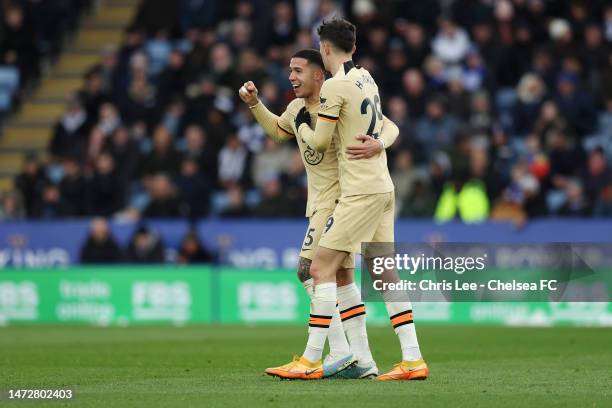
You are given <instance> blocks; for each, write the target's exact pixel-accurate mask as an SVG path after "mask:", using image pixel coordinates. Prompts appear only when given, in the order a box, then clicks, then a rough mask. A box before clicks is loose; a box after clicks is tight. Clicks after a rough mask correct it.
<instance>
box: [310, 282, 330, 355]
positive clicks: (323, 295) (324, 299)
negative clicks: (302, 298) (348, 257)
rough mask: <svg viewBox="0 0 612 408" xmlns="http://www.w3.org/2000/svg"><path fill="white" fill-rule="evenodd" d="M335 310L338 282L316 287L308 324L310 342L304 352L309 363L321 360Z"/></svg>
mask: <svg viewBox="0 0 612 408" xmlns="http://www.w3.org/2000/svg"><path fill="white" fill-rule="evenodd" d="M334 310H336V282H328V283H321V284H319V285H315V287H314V294H313V297H312V313H311V314H310V320H309V322H308V342H307V343H306V350H304V357H306V359H308V360H309V361H313V362H314V361H319V360H321V356H322V355H323V347H324V346H325V339H326V338H327V333H328V332H329V326H330V325H331V321H332V317H333V315H334Z"/></svg>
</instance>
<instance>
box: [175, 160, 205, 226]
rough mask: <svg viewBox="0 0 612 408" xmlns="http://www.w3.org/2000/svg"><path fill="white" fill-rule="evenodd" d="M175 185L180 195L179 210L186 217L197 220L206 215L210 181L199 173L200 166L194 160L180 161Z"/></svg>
mask: <svg viewBox="0 0 612 408" xmlns="http://www.w3.org/2000/svg"><path fill="white" fill-rule="evenodd" d="M175 184H176V187H177V189H178V191H179V194H180V199H181V208H182V210H183V213H184V214H185V215H186V216H188V217H190V218H196V219H197V218H200V217H204V216H206V215H207V214H208V209H209V202H210V181H209V180H208V177H206V175H205V174H202V173H201V172H200V165H199V164H198V162H197V161H196V160H194V159H189V158H186V159H184V160H183V161H182V163H181V170H180V174H179V175H178V176H177V177H176V179H175Z"/></svg>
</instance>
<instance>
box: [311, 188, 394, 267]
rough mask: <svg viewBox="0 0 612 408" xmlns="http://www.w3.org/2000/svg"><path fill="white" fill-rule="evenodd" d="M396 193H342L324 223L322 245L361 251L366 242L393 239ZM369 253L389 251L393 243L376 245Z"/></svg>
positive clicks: (354, 251) (340, 249) (353, 251)
mask: <svg viewBox="0 0 612 408" xmlns="http://www.w3.org/2000/svg"><path fill="white" fill-rule="evenodd" d="M394 212H395V197H394V193H393V192H392V191H391V192H388V193H381V194H365V195H355V196H349V197H342V198H340V201H339V202H338V204H337V205H336V208H335V209H334V211H333V214H332V216H331V217H330V218H329V220H328V221H327V222H326V224H325V228H324V229H323V234H322V236H321V240H320V241H319V246H322V247H325V248H329V249H335V250H337V251H345V252H350V253H361V244H362V243H363V242H388V243H392V242H393V241H394ZM371 248H376V249H373V250H372V251H373V252H381V251H384V252H385V253H384V254H383V253H367V254H364V255H365V256H367V257H373V256H382V255H387V253H386V252H388V251H390V250H392V245H391V246H388V245H382V246H381V245H374V246H372V247H371Z"/></svg>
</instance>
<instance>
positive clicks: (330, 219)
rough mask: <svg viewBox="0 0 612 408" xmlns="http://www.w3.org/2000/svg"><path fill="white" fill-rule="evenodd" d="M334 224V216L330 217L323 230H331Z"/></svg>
mask: <svg viewBox="0 0 612 408" xmlns="http://www.w3.org/2000/svg"><path fill="white" fill-rule="evenodd" d="M332 225H334V217H329V218H328V219H327V222H326V223H325V230H324V231H323V232H327V231H329V229H330V228H331V226H332Z"/></svg>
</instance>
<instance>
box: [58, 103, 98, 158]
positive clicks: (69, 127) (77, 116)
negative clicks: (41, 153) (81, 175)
mask: <svg viewBox="0 0 612 408" xmlns="http://www.w3.org/2000/svg"><path fill="white" fill-rule="evenodd" d="M88 131H89V129H88V123H87V112H86V111H85V110H84V109H83V106H82V105H81V104H80V103H79V101H78V100H73V101H71V102H70V103H69V104H68V109H67V110H66V112H65V113H64V114H63V115H62V117H61V119H60V120H59V121H58V122H57V123H56V124H55V127H54V129H53V136H52V137H51V144H50V145H49V151H50V152H51V153H52V154H53V155H54V156H56V157H58V158H64V157H67V156H71V157H83V155H84V154H85V151H86V146H87V134H88Z"/></svg>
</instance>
